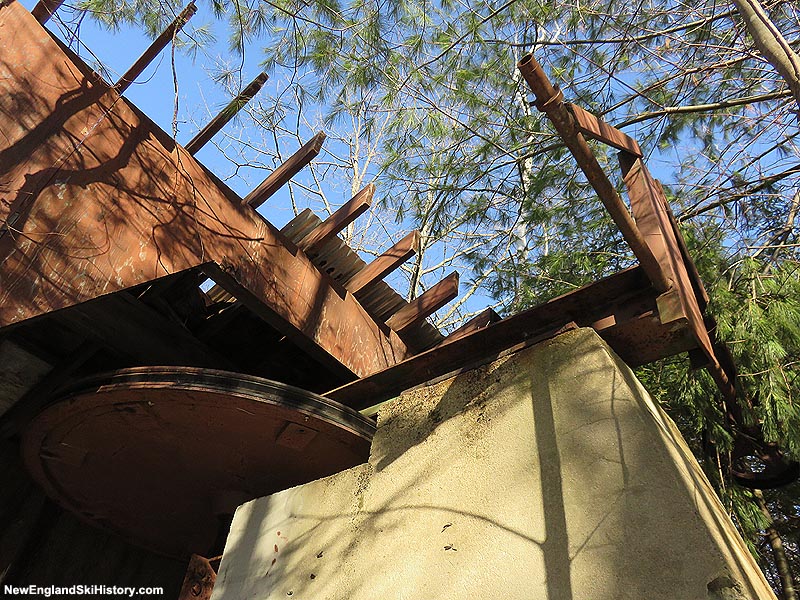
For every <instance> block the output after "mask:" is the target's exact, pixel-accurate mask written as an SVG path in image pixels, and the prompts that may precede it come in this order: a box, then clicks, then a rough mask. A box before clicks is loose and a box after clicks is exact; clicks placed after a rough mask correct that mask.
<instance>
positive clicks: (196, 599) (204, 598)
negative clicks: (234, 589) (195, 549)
mask: <svg viewBox="0 0 800 600" xmlns="http://www.w3.org/2000/svg"><path fill="white" fill-rule="evenodd" d="M220 558H222V557H220V556H217V557H215V558H211V559H208V558H205V557H203V556H199V555H197V554H192V557H191V558H190V559H189V566H188V567H187V569H186V577H185V578H184V580H183V585H182V586H181V593H180V595H179V596H178V600H209V599H210V598H211V593H212V592H213V591H214V584H215V583H216V581H217V569H219V561H220ZM212 563H216V565H217V568H216V569H215V568H214V566H213V564H212Z"/></svg>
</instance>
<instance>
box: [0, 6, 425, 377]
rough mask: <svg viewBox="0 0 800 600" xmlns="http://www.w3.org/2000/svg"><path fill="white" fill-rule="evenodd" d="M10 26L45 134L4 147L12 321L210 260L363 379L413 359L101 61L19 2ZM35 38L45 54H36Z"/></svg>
mask: <svg viewBox="0 0 800 600" xmlns="http://www.w3.org/2000/svg"><path fill="white" fill-rule="evenodd" d="M0 23H2V25H3V26H5V27H8V28H9V30H10V31H15V35H16V37H17V39H16V42H15V44H7V45H5V46H2V47H0V54H1V55H2V61H3V62H4V63H5V64H15V65H19V67H18V68H17V69H16V70H15V72H14V77H15V79H16V80H17V84H18V85H19V86H20V87H21V88H24V89H27V90H28V93H29V96H30V102H26V103H23V104H21V107H22V108H21V110H22V111H23V112H22V114H18V115H16V116H15V118H24V119H28V122H30V127H31V128H32V130H35V131H34V132H33V133H31V135H32V136H34V137H35V138H36V140H37V142H36V144H35V145H33V146H32V147H31V148H30V151H29V152H27V151H26V152H24V153H22V152H17V148H26V149H28V147H29V146H28V144H29V142H28V140H27V139H26V138H25V136H26V135H28V134H27V133H23V134H20V135H21V136H22V138H20V137H19V136H17V137H14V138H11V139H6V140H5V144H4V145H3V147H0V152H3V153H4V155H11V154H14V155H15V156H18V157H19V158H18V159H17V160H14V161H9V162H7V163H4V166H6V171H5V172H4V173H2V178H3V181H4V184H5V185H6V189H7V190H8V191H9V194H12V196H11V197H13V195H14V194H16V196H17V197H18V198H22V199H23V203H24V208H23V215H22V217H21V218H20V219H19V221H18V223H17V225H16V227H17V228H18V229H19V230H20V232H21V233H20V234H19V235H14V236H9V235H6V236H5V237H3V238H2V239H0V327H5V326H7V325H12V324H14V323H19V322H22V321H24V320H26V319H29V318H33V317H36V316H40V315H42V314H45V313H48V312H52V311H55V310H58V309H62V308H66V307H69V306H74V305H76V304H79V303H82V302H85V301H87V300H91V299H92V298H95V297H97V296H100V295H103V294H109V293H111V292H115V291H119V290H122V289H128V288H132V287H136V286H140V285H142V284H144V283H147V282H149V281H152V280H154V279H157V278H159V277H162V276H166V275H169V274H172V273H177V272H180V271H183V270H185V269H189V268H193V267H197V266H200V265H202V264H205V263H208V262H211V263H213V264H214V265H216V266H217V268H218V269H219V270H220V271H224V272H225V273H227V274H228V275H229V277H230V278H231V279H232V280H233V281H235V282H236V283H237V285H238V286H240V287H241V288H242V289H243V290H246V291H247V292H248V293H249V294H250V295H251V298H252V302H257V303H259V307H260V309H261V311H260V313H259V314H261V315H262V316H263V315H265V314H270V315H271V324H272V325H273V327H275V328H276V329H277V330H278V331H279V332H281V333H284V334H285V335H292V334H296V333H297V332H301V333H302V334H303V335H304V336H305V342H306V344H307V345H308V346H309V347H312V348H313V352H312V353H310V355H311V356H312V358H316V357H320V356H322V357H326V358H325V359H327V360H331V359H333V360H336V361H339V362H340V363H341V365H342V367H343V368H345V369H347V370H349V371H350V373H351V375H350V376H351V377H354V376H363V375H366V374H369V373H371V372H375V371H377V370H380V369H383V368H386V367H387V366H389V365H391V364H394V363H395V362H397V361H399V360H402V359H403V358H405V357H406V356H407V354H408V352H409V351H408V348H407V347H406V345H405V344H404V343H403V341H402V340H401V339H400V338H399V337H398V336H397V335H396V334H394V332H391V331H390V330H388V329H387V328H385V327H384V326H383V325H382V324H378V323H376V322H375V320H374V319H372V318H371V317H370V316H369V315H368V314H367V313H366V311H364V309H363V307H361V306H360V305H359V303H358V301H357V300H356V299H355V298H354V297H353V296H352V295H346V294H344V293H343V290H342V288H341V286H337V285H335V284H334V282H332V281H331V280H330V279H329V278H327V277H326V276H325V275H324V274H322V273H320V272H319V270H318V269H317V268H316V267H314V265H313V264H312V263H311V262H310V260H308V258H307V257H306V256H305V255H303V253H299V252H298V251H297V248H296V247H295V246H294V245H293V244H290V243H289V242H288V241H287V240H286V239H285V238H284V236H282V235H281V234H280V232H278V230H277V229H275V228H274V227H273V226H272V225H270V224H269V223H267V222H266V221H265V220H264V219H263V218H262V217H260V216H259V215H258V214H256V213H255V212H254V211H253V210H251V209H250V208H249V207H245V206H242V205H241V202H240V201H239V199H238V197H236V196H235V194H232V193H230V192H229V191H228V190H227V189H226V188H225V186H221V185H220V184H218V183H217V182H216V180H215V178H213V177H212V176H211V175H210V174H208V173H207V172H206V170H205V169H204V168H203V167H202V165H200V164H199V163H197V162H196V161H195V160H194V159H193V158H192V156H191V155H190V154H188V152H186V151H185V150H184V149H183V148H182V147H180V146H177V145H175V143H174V141H173V140H172V139H171V137H170V136H169V135H168V134H166V133H165V132H163V131H162V130H161V129H160V128H158V126H157V125H155V124H154V123H152V121H150V120H149V119H148V118H147V117H146V116H145V115H143V114H142V113H141V112H140V111H138V110H136V109H135V107H133V106H132V105H130V103H129V102H128V101H127V100H126V99H124V98H120V97H119V95H118V94H117V93H116V92H115V91H114V90H109V89H108V88H105V89H99V88H100V86H93V85H87V83H86V79H85V78H86V77H87V73H91V71H90V70H89V69H88V68H87V67H86V66H85V65H84V64H83V63H82V61H80V59H79V58H77V57H73V56H71V55H70V54H69V53H67V52H66V51H64V50H63V49H61V47H60V46H59V44H58V43H57V42H56V41H54V40H53V39H52V38H51V37H50V35H49V34H48V33H47V32H46V31H44V30H43V29H42V28H41V27H40V26H39V24H38V23H36V21H35V19H34V18H33V17H32V16H31V15H30V13H29V12H28V11H27V10H25V9H24V8H22V7H21V6H18V4H17V3H14V4H12V5H9V6H8V7H6V8H4V9H3V10H2V11H0ZM30 47H35V48H37V49H40V54H37V58H38V59H39V60H36V61H35V62H31V57H30V51H29V48H30ZM41 57H45V58H46V59H45V60H41ZM70 62H72V63H74V64H75V67H69V68H65V67H64V65H65V64H66V65H70ZM87 94H93V95H91V97H90V98H86V102H84V101H83V98H84V96H85V95H87ZM73 97H74V98H77V99H78V100H79V102H77V104H75V105H73V106H71V107H68V108H66V109H65V110H66V111H67V112H66V114H64V115H63V118H59V119H58V123H57V126H53V127H50V126H49V125H48V124H49V122H50V121H49V117H50V116H51V112H52V108H49V107H52V106H61V105H62V103H63V101H64V100H63V99H64V98H73ZM87 124H90V125H91V128H90V129H89V131H88V133H87V129H86V128H87ZM76 139H80V140H81V146H82V148H83V151H82V152H81V153H75V152H74V148H75V145H74V140H76ZM54 155H55V156H58V157H62V158H60V159H59V161H60V162H58V163H57V166H56V167H53V156H54ZM78 198H80V200H78ZM109 215H113V216H114V218H113V219H112V218H109ZM74 248H81V252H80V253H79V254H75V252H74V251H73V249H74ZM78 283H79V284H80V285H77V284H78ZM322 315H324V318H322ZM356 348H358V349H359V350H358V351H356V350H355V349H356Z"/></svg>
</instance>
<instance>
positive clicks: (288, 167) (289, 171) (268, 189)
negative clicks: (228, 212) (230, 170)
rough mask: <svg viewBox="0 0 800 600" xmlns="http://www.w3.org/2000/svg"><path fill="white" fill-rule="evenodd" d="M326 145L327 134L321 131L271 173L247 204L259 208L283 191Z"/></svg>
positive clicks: (247, 199)
mask: <svg viewBox="0 0 800 600" xmlns="http://www.w3.org/2000/svg"><path fill="white" fill-rule="evenodd" d="M324 143H325V132H323V131H320V132H319V133H317V134H316V135H315V136H314V137H312V138H311V139H310V140H308V141H307V142H306V143H305V144H303V146H302V147H301V148H300V149H299V150H298V151H297V152H295V153H294V154H292V155H291V156H290V157H289V158H288V159H287V160H286V161H285V162H283V163H281V164H280V166H279V167H278V168H277V169H275V170H274V171H273V172H272V173H270V174H269V175H268V176H267V178H266V179H264V181H262V182H261V183H260V184H259V185H258V187H257V188H256V189H254V190H253V191H252V192H250V193H249V194H248V195H247V196H246V197H245V199H244V203H245V204H249V205H250V206H252V207H253V208H258V207H259V206H261V205H262V204H264V202H266V201H267V200H268V199H269V198H270V196H272V195H273V194H274V193H275V192H277V191H278V190H279V189H281V188H282V187H283V186H284V185H286V183H288V182H289V180H290V179H291V178H292V177H294V176H295V175H297V174H298V173H299V172H300V170H301V169H302V168H303V167H305V166H306V165H307V164H308V163H310V162H311V161H312V160H313V159H314V158H316V156H317V155H318V154H319V153H320V150H322V144H324Z"/></svg>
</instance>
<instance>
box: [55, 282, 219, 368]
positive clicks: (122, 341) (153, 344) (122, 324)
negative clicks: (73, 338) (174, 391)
mask: <svg viewBox="0 0 800 600" xmlns="http://www.w3.org/2000/svg"><path fill="white" fill-rule="evenodd" d="M52 318H56V319H58V321H59V322H61V323H63V324H64V325H66V326H68V327H69V328H71V329H73V330H74V331H75V332H76V333H81V332H83V333H86V334H87V335H90V336H91V337H92V338H93V339H94V340H96V342H97V343H98V344H103V345H106V346H108V347H109V348H111V349H113V350H114V351H116V352H118V353H119V354H120V355H122V356H128V357H130V358H132V359H134V360H136V361H155V362H157V363H164V364H174V365H185V366H197V367H213V368H218V369H233V368H235V365H234V364H233V363H232V362H230V361H229V360H228V359H227V358H225V357H224V356H222V355H220V354H218V353H217V352H215V351H214V350H212V349H211V348H209V347H208V346H207V345H206V344H205V343H203V342H202V341H200V340H198V339H197V338H196V337H195V336H194V335H192V334H191V333H190V332H189V331H188V330H186V329H185V328H183V327H181V326H180V325H179V324H178V323H175V322H174V321H172V320H171V319H168V318H167V317H164V316H162V315H161V314H160V313H159V312H157V311H156V310H154V309H153V308H151V307H149V306H147V305H146V304H144V303H142V302H139V301H138V300H136V299H135V298H134V297H133V296H131V295H130V294H128V293H127V292H126V291H122V292H116V293H114V294H110V295H108V296H104V297H101V298H96V299H94V300H91V301H89V302H85V303H83V304H80V305H78V306H74V307H70V308H68V309H66V310H64V311H62V312H60V313H58V314H56V315H54V316H53V317H52Z"/></svg>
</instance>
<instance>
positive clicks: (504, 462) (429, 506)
mask: <svg viewBox="0 0 800 600" xmlns="http://www.w3.org/2000/svg"><path fill="white" fill-rule="evenodd" d="M212 598H213V600H244V599H246V598H259V599H268V598H269V599H281V600H286V599H287V598H291V600H307V599H308V600H311V599H315V600H322V599H331V600H334V599H336V600H340V599H341V600H344V599H347V600H361V599H364V600H366V599H370V600H375V599H382V600H383V599H394V598H398V599H400V598H403V599H415V600H416V599H419V600H423V599H424V600H430V599H432V598H442V599H444V598H451V599H455V598H463V599H465V600H466V599H470V600H471V599H474V598H498V599H500V598H502V599H503V600H513V599H520V600H521V599H526V600H527V599H530V600H534V599H536V600H628V599H629V600H662V599H663V600H668V599H669V600H700V599H714V600H739V599H747V600H755V599H764V600H766V599H770V600H774V598H775V597H774V595H773V593H772V592H771V590H770V588H769V586H768V585H767V583H766V581H765V580H764V577H763V575H762V574H761V572H760V571H759V569H758V567H757V566H756V564H755V562H754V561H753V559H752V557H751V556H750V554H749V553H748V551H747V550H746V548H745V546H744V544H743V542H742V540H741V539H740V537H739V536H738V534H737V532H736V531H735V529H734V527H733V525H732V523H731V522H730V520H729V519H728V517H727V516H726V514H725V511H724V509H723V507H722V506H721V505H720V503H719V501H718V500H717V498H716V496H715V495H714V493H713V491H712V490H711V488H710V486H709V484H708V482H707V480H706V479H705V477H704V476H703V474H702V472H701V470H700V467H699V466H698V464H697V462H696V461H695V459H694V458H693V456H692V454H691V452H690V451H689V449H688V448H687V446H686V444H685V442H684V440H683V439H682V437H681V435H680V433H679V432H678V430H677V429H676V427H675V425H674V424H673V423H672V421H671V420H670V419H669V418H668V417H667V416H666V415H665V414H664V413H663V411H662V410H661V409H660V408H659V407H658V406H657V405H656V404H655V403H654V401H653V400H652V399H651V398H650V396H649V395H648V394H647V392H646V391H645V390H644V389H643V388H642V386H641V385H640V383H639V382H638V381H637V380H636V378H635V376H634V375H633V373H632V372H631V370H630V369H629V368H628V367H627V366H626V365H625V364H623V363H622V362H621V361H620V360H619V359H618V358H617V357H616V355H614V353H613V352H612V351H611V350H610V349H609V348H608V346H606V344H605V343H604V342H603V341H602V340H601V339H600V338H599V337H598V336H597V334H596V333H595V332H594V331H593V330H591V329H579V330H576V331H572V332H569V333H566V334H563V335H561V336H558V337H556V338H554V339H552V340H549V341H546V342H543V343H541V344H538V345H536V346H534V347H531V348H528V349H525V350H523V351H521V352H519V353H517V354H514V355H511V356H507V357H504V358H502V359H499V360H497V361H495V362H493V363H491V364H488V365H486V366H484V367H481V368H478V369H475V370H472V371H469V372H467V373H464V374H461V375H459V376H457V377H454V378H451V379H448V380H446V381H443V382H440V383H436V384H434V385H430V386H427V387H422V388H417V389H414V390H411V391H407V392H405V393H404V394H402V395H401V396H400V397H399V398H398V399H396V400H395V401H393V402H392V403H390V404H389V405H387V406H386V407H385V408H384V409H383V410H382V411H381V413H380V415H379V427H378V432H377V434H376V436H375V439H374V441H373V445H372V452H371V456H370V459H369V462H368V463H366V464H363V465H360V466H358V467H355V468H353V469H350V470H348V471H344V472H342V473H339V474H337V475H334V476H332V477H328V478H326V479H322V480H319V481H315V482H312V483H309V484H306V485H303V486H299V487H296V488H292V489H289V490H286V491H283V492H280V493H277V494H274V495H272V496H269V497H266V498H259V499H257V500H254V501H252V502H249V503H247V504H245V505H243V506H241V507H240V508H239V509H238V510H237V512H236V515H235V518H234V520H233V525H232V529H231V533H230V536H229V538H228V541H227V545H226V547H225V552H224V555H223V559H222V564H221V568H220V573H219V576H218V578H217V583H216V587H215V589H214V594H213V597H212Z"/></svg>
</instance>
